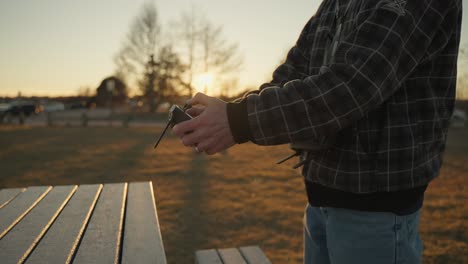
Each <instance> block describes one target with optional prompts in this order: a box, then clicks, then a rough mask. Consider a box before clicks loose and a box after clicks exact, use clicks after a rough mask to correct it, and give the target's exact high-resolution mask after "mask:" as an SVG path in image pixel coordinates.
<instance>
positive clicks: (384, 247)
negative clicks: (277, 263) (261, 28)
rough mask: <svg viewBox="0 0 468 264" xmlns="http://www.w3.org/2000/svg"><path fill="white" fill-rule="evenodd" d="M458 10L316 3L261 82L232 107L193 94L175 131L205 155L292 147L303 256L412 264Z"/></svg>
mask: <svg viewBox="0 0 468 264" xmlns="http://www.w3.org/2000/svg"><path fill="white" fill-rule="evenodd" d="M461 17H462V2H461V0H450V1H443V0H368V1H363V0H348V1H345V0H324V1H323V2H322V4H321V6H320V7H319V9H318V11H317V13H316V15H315V16H313V17H312V18H311V19H310V21H309V22H308V23H307V24H306V26H305V27H304V29H303V31H302V33H301V35H300V37H299V39H298V41H297V43H296V45H295V46H294V47H293V48H292V49H291V50H290V52H289V53H288V56H287V59H286V61H285V62H284V64H282V65H281V66H279V67H278V68H277V69H276V70H275V71H274V73H273V80H272V81H271V82H270V83H266V84H263V85H261V86H260V88H259V90H258V91H254V92H251V93H249V94H247V95H246V96H244V97H243V98H240V99H239V100H236V102H231V103H226V102H223V101H221V100H219V99H216V98H212V97H208V96H206V95H203V94H197V95H196V96H195V97H194V98H192V99H190V100H189V101H188V103H189V104H190V105H192V106H194V107H193V108H192V109H190V110H189V113H190V114H191V115H193V116H195V118H193V119H192V120H190V121H187V122H183V123H181V124H179V125H177V126H175V127H174V129H173V131H174V132H175V133H176V134H177V135H178V136H179V137H180V138H181V140H182V142H183V144H185V145H186V146H194V147H195V149H196V150H197V151H200V152H205V153H207V154H214V153H217V152H219V151H222V150H224V149H227V148H229V147H231V146H233V145H234V144H235V143H239V144H240V143H244V142H246V141H252V142H254V143H256V144H260V145H276V144H284V143H290V144H291V147H292V148H293V150H295V151H297V152H298V154H300V160H299V164H298V165H299V166H300V165H304V166H303V168H302V174H303V176H304V179H305V185H306V190H307V195H308V200H309V204H308V206H307V208H306V213H305V225H304V241H305V244H304V246H305V249H304V262H305V263H420V262H421V256H422V243H421V239H420V236H419V232H418V224H419V214H420V209H421V207H422V203H423V197H424V191H425V190H426V187H427V185H428V184H429V182H430V181H431V180H432V179H434V178H435V177H436V176H437V175H438V173H439V170H440V166H441V163H442V154H443V151H444V147H445V141H446V136H447V129H448V126H449V119H450V116H451V114H452V111H453V107H454V97H455V85H456V76H457V55H458V47H459V41H460V28H461ZM190 132H191V133H190Z"/></svg>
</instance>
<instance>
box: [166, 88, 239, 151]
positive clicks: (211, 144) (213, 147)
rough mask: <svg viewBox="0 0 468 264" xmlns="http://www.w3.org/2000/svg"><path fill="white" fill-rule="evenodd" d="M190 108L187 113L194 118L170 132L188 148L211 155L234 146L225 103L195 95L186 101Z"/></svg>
mask: <svg viewBox="0 0 468 264" xmlns="http://www.w3.org/2000/svg"><path fill="white" fill-rule="evenodd" d="M187 104H189V105H191V106H192V108H191V109H189V110H187V113H188V114H190V115H192V116H193V117H194V118H193V119H191V120H188V121H185V122H182V123H179V124H177V125H175V126H174V127H173V129H172V131H173V132H174V133H175V134H176V135H177V136H178V137H179V138H180V139H181V141H182V144H184V145H185V146H188V147H192V146H196V147H197V149H198V150H199V151H200V152H205V153H206V154H208V155H213V154H215V153H218V152H220V151H223V150H225V149H227V148H230V147H232V146H233V145H234V144H235V141H234V138H233V136H232V133H231V129H230V127H229V121H228V118H227V110H226V106H227V103H226V102H224V101H222V100H220V99H217V98H214V97H210V96H207V95H205V94H202V93H197V94H196V95H195V96H194V97H193V98H192V99H190V100H188V101H187Z"/></svg>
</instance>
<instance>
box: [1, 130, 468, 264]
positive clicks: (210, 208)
mask: <svg viewBox="0 0 468 264" xmlns="http://www.w3.org/2000/svg"><path fill="white" fill-rule="evenodd" d="M158 133H159V129H141V128H140V129H137V128H135V129H134V128H129V129H124V128H28V127H26V128H18V127H0V149H1V150H2V151H1V152H0V168H1V171H0V188H5V187H16V186H30V185H45V184H53V185H59V184H84V183H101V182H123V181H141V180H151V181H153V183H154V188H155V192H156V194H155V195H156V202H157V205H158V215H159V218H160V222H161V229H162V235H163V240H164V245H165V248H166V253H167V257H168V262H169V263H193V255H194V251H195V250H197V249H202V248H213V247H218V248H221V247H236V246H243V245H250V244H257V245H260V247H261V248H262V249H263V250H264V251H265V252H266V254H267V255H268V257H269V258H270V259H271V260H272V261H273V263H302V216H303V209H304V206H305V204H306V196H305V191H304V188H303V184H302V177H301V176H300V175H299V173H298V172H297V171H293V170H292V169H290V165H291V163H289V164H286V165H281V166H277V165H274V162H275V161H276V160H277V159H278V158H281V157H283V156H284V155H285V154H288V153H289V150H288V149H287V147H285V146H278V147H266V148H265V147H258V146H254V145H252V144H244V145H240V146H236V147H234V148H232V149H230V150H229V151H227V152H226V153H224V154H219V155H215V156H212V157H206V156H203V155H199V154H196V153H194V152H193V151H191V150H190V149H187V148H184V147H182V146H181V145H180V143H179V141H178V139H176V138H174V137H172V136H169V137H167V138H165V140H164V141H163V142H162V143H161V145H160V148H159V149H158V150H157V151H154V150H153V149H152V144H153V143H154V140H155V139H156V136H157V134H158ZM445 160H446V161H445V164H444V167H443V170H442V175H441V177H439V179H437V180H436V181H435V182H434V183H433V184H432V185H431V186H430V188H429V190H428V192H427V196H426V200H425V207H424V209H423V216H422V223H421V233H422V235H423V239H424V242H425V251H424V255H425V260H424V263H467V262H468V258H467V256H466V252H468V231H467V223H466V220H467V218H468V205H466V204H465V201H466V198H467V193H466V191H465V185H466V183H467V180H466V179H467V176H468V163H467V161H468V131H466V130H461V129H457V130H452V131H450V137H449V142H448V150H447V153H446V159H445Z"/></svg>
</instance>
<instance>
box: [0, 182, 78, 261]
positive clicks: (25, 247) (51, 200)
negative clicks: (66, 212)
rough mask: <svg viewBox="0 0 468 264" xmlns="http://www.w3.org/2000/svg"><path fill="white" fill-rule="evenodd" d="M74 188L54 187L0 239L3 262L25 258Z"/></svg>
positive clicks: (0, 255)
mask: <svg viewBox="0 0 468 264" xmlns="http://www.w3.org/2000/svg"><path fill="white" fill-rule="evenodd" d="M75 190H76V186H59V187H55V188H54V189H52V190H51V191H50V192H49V193H48V194H47V195H46V196H45V197H44V199H42V200H41V201H40V202H39V203H38V204H37V205H36V206H35V207H34V208H33V209H32V210H31V211H30V212H29V213H28V215H26V216H25V217H24V218H23V219H22V220H21V221H20V222H19V223H18V224H17V225H15V226H14V227H13V229H11V231H10V232H8V233H7V234H6V235H5V236H4V237H3V238H2V239H1V240H0V259H1V260H2V263H3V264H8V263H22V262H23V261H24V260H25V258H26V257H27V256H28V255H29V253H30V252H31V251H32V249H33V248H34V246H35V245H36V244H37V243H38V242H39V240H40V239H41V237H42V236H43V235H44V234H45V232H47V230H48V228H49V227H50V225H51V224H52V223H53V221H54V220H55V218H56V217H57V216H58V214H59V213H60V212H61V210H62V209H63V207H65V205H66V203H67V202H68V200H69V199H70V198H71V196H72V195H73V193H74V191H75Z"/></svg>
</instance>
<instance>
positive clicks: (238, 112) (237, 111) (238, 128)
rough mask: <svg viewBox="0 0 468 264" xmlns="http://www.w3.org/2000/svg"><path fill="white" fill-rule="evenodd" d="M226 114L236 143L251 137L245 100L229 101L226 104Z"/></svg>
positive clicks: (243, 141)
mask: <svg viewBox="0 0 468 264" xmlns="http://www.w3.org/2000/svg"><path fill="white" fill-rule="evenodd" d="M227 116H228V121H229V127H230V128H231V133H232V136H233V137H234V141H236V143H238V144H242V143H245V142H247V141H249V140H251V138H252V133H251V131H250V126H249V119H248V116H247V100H246V99H244V100H242V101H240V102H231V103H228V104H227Z"/></svg>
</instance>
